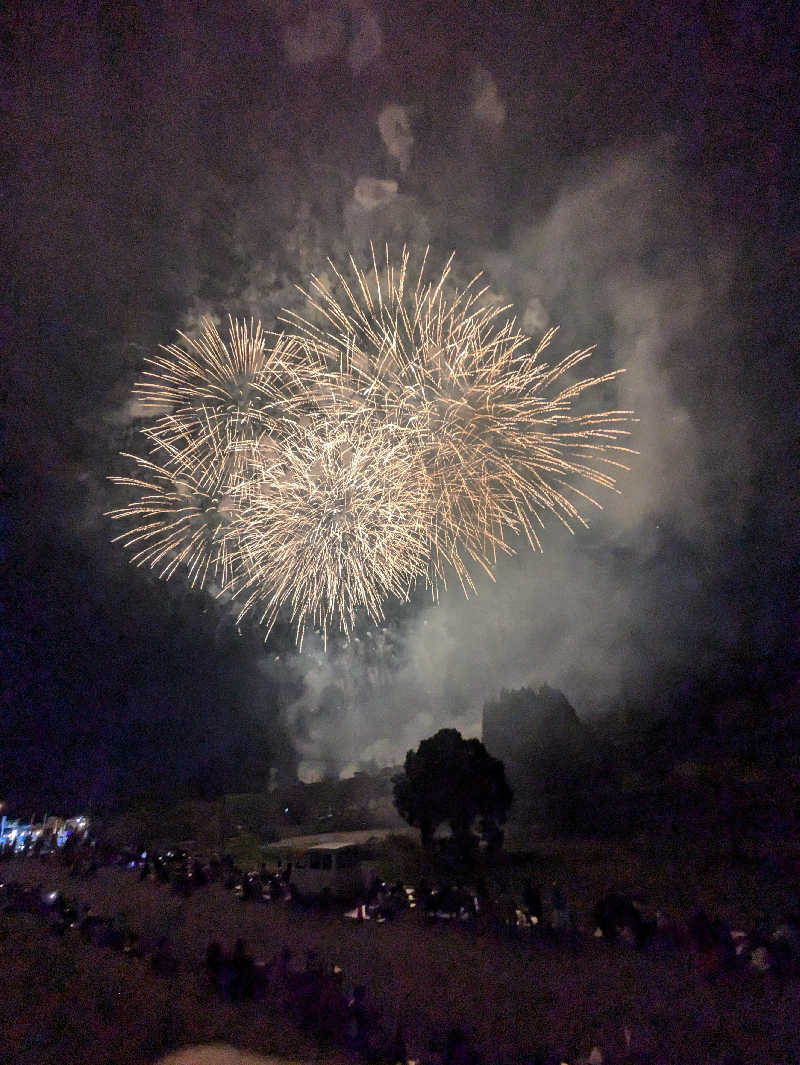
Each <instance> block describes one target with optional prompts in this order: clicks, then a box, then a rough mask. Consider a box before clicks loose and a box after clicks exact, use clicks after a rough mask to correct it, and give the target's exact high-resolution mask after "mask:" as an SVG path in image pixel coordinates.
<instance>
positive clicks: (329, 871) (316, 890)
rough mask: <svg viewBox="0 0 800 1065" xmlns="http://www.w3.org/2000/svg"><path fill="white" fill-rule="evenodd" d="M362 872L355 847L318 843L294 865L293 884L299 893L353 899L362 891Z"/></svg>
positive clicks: (363, 873)
mask: <svg viewBox="0 0 800 1065" xmlns="http://www.w3.org/2000/svg"><path fill="white" fill-rule="evenodd" d="M364 879H365V871H364V866H363V864H362V862H361V858H360V855H359V851H358V847H356V846H355V845H354V844H352V843H318V844H316V845H315V846H313V847H309V848H308V850H307V851H306V852H305V853H304V854H303V856H302V858H300V859H299V860H298V861H297V862H295V864H294V868H293V869H292V883H293V884H295V885H296V886H297V890H298V891H299V892H300V894H301V895H321V894H322V892H323V891H325V889H326V888H327V889H328V891H329V892H330V894H331V895H332V896H333V897H334V898H352V897H354V896H356V895H360V894H361V892H362V891H363V890H364Z"/></svg>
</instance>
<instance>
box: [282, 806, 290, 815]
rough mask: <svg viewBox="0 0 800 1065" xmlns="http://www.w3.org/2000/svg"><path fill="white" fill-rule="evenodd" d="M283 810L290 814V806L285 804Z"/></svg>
mask: <svg viewBox="0 0 800 1065" xmlns="http://www.w3.org/2000/svg"><path fill="white" fill-rule="evenodd" d="M283 812H284V813H285V814H288V813H289V807H288V806H284V808H283Z"/></svg>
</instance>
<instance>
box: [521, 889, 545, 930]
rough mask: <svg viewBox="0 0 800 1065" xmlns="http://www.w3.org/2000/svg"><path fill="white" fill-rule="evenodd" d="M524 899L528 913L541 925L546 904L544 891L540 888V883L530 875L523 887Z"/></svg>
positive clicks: (535, 922)
mask: <svg viewBox="0 0 800 1065" xmlns="http://www.w3.org/2000/svg"><path fill="white" fill-rule="evenodd" d="M522 901H523V903H524V905H525V909H526V910H527V911H528V915H529V916H530V917H531V918H534V917H535V918H536V920H535V921H533V923H534V924H537V925H541V923H542V916H543V914H544V906H543V904H542V893H541V891H540V890H539V885H538V884H534V883H533V882H532V881H531V878H530V877H528V878H527V879H526V881H525V884H524V886H523V888H522Z"/></svg>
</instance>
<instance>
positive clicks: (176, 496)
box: [109, 414, 239, 588]
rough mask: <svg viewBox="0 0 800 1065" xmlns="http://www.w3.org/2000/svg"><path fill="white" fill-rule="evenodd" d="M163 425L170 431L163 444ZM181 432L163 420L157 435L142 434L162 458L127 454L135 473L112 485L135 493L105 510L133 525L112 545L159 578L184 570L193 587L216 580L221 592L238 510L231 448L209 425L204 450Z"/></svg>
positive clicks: (230, 562) (230, 560)
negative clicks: (128, 549)
mask: <svg viewBox="0 0 800 1065" xmlns="http://www.w3.org/2000/svg"><path fill="white" fill-rule="evenodd" d="M202 418H203V415H202V414H201V415H200V419H201V420H202ZM165 428H169V430H170V432H169V440H168V441H167V442H165V440H164V439H163V438H162V436H163V430H164V429H165ZM181 432H184V433H185V429H182V428H181V427H180V426H176V425H171V424H169V419H168V418H167V419H165V420H163V421H162V423H161V424H160V426H159V428H158V431H154V430H152V429H143V430H142V433H143V434H144V436H145V437H147V438H148V439H149V440H150V442H151V445H152V450H153V452H154V453H155V455H156V457H157V458H158V459H159V460H160V461H153V460H152V459H148V458H144V457H142V456H141V455H129V454H126V455H125V456H124V457H125V458H127V459H130V460H131V461H132V462H133V463H134V464H135V466H136V474H135V476H132V477H112V478H111V481H112V482H113V483H114V484H118V485H122V486H125V487H127V488H129V489H132V490H133V492H135V493H136V495H135V498H133V499H132V500H131V501H130V502H129V503H128V504H127V505H126V506H124V507H118V508H117V509H116V510H112V511H110V512H109V517H111V518H112V519H113V520H122V521H124V522H126V523H128V524H129V525H130V527H129V528H128V529H126V530H125V531H124V532H122V533H120V535H119V536H117V537H115V541H114V542H117V541H119V542H121V543H123V544H124V545H125V546H126V547H131V548H134V549H135V550H134V554H133V556H132V559H131V561H132V562H134V563H135V564H136V565H139V566H150V567H152V568H153V569H156V570H157V571H158V575H159V577H162V578H169V577H171V576H172V575H173V574H174V573H175V572H176V570H177V569H178V568H179V567H183V568H184V569H185V571H186V573H187V576H188V580H189V583H190V584H191V585H192V587H206V586H208V585H209V584H211V583H212V582H213V583H215V584H216V585H218V586H219V587H220V588H226V587H228V585H229V584H230V581H231V580H232V577H233V564H234V557H235V545H236V532H235V521H234V519H235V517H236V515H237V513H238V509H239V502H238V483H239V478H238V476H237V469H238V467H239V462H238V455H237V450H236V445H235V443H232V442H231V440H230V438H227V437H225V436H223V435H222V433H221V431H220V428H219V425H218V424H216V423H214V422H213V421H211V420H208V421H206V422H205V424H204V425H203V434H204V439H205V442H206V447H205V449H204V450H202V451H201V450H199V449H198V448H197V447H196V441H195V439H194V437H193V436H190V435H183V436H181Z"/></svg>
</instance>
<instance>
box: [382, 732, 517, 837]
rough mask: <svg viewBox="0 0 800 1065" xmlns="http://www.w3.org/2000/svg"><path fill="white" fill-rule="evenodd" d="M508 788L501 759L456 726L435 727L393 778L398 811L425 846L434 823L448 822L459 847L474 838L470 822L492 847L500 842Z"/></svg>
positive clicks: (510, 792) (508, 801) (433, 829)
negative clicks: (454, 727)
mask: <svg viewBox="0 0 800 1065" xmlns="http://www.w3.org/2000/svg"><path fill="white" fill-rule="evenodd" d="M513 797H514V793H513V791H512V790H511V788H510V787H509V785H508V782H507V781H506V775H505V769H504V768H503V763H502V762H500V761H498V759H497V758H493V757H492V756H491V755H490V754H489V752H488V751H487V750H486V748H485V747H484V746H483V744H482V743H481V741H480V740H476V739H472V740H465V739H463V738H462V736H461V733H460V732H458V731H457V730H456V729H452V728H448V729H441V730H440V731H439V732H437V733H436V735H435V736H431V737H430V738H429V739H427V740H423V741H422V743H420V745H419V748H418V749H417V750H416V751H409V752H408V754H407V755H406V761H405V767H404V771H403V773H401V774H400V775H399V776H397V777H395V778H394V803H395V806H396V807H397V810H398V813H399V814H400V816H401V817H402V818H404V819H405V820H406V821H408V823H409V824H410V825H413V826H414V828H418V829H419V830H420V834H421V836H422V843H423V846H429V845H430V844H431V842H432V840H433V836H434V833H435V832H436V829H437V828H438V827H439V826H440V825H444V824H446V825H449V826H450V829H451V831H452V833H453V837H454V839H455V840H456V842H457V845H458V846H459V848H460V849H462V850H463V851H464V852H465V853H466V852H467V851H468V850H469V849H470V847H471V845H472V843H473V842H474V840H475V836H474V834H473V825H474V824H475V822H476V820H478V819H480V833H481V835H482V836H483V837H484V838H485V839H486V840H487V843H489V844H490V845H491V846H493V847H498V846H499V845H500V844H501V843H502V832H501V830H500V826H501V825H502V824H504V823H505V820H506V815H507V813H508V809H509V807H510V806H511V801H512V799H513Z"/></svg>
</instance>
